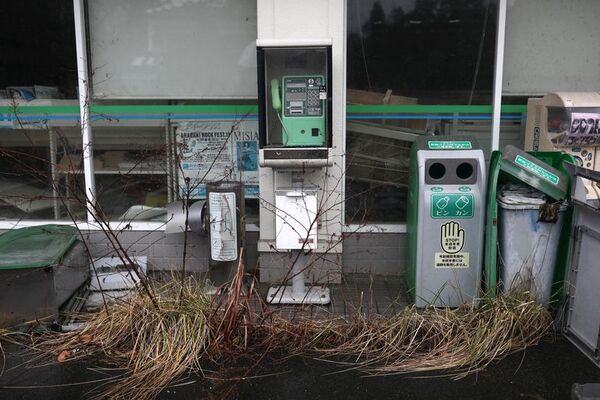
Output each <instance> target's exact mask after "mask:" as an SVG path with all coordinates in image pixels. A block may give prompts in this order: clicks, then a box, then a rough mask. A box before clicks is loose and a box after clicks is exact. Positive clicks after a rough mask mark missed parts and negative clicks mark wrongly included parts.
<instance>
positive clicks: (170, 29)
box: [88, 0, 256, 98]
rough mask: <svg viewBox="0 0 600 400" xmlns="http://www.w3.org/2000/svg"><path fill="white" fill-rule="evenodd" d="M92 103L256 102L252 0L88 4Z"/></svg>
mask: <svg viewBox="0 0 600 400" xmlns="http://www.w3.org/2000/svg"><path fill="white" fill-rule="evenodd" d="M88 12H89V29H90V48H91V65H92V69H91V71H92V73H93V79H92V80H93V89H94V90H93V96H94V97H95V98H255V97H256V47H255V43H256V1H250V0H92V1H89V2H88Z"/></svg>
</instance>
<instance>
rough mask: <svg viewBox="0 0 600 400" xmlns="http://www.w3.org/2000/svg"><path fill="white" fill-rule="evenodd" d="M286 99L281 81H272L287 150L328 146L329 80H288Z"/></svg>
mask: <svg viewBox="0 0 600 400" xmlns="http://www.w3.org/2000/svg"><path fill="white" fill-rule="evenodd" d="M282 81H283V96H281V94H280V88H279V86H280V83H279V80H278V79H273V80H271V99H272V105H273V110H274V111H275V112H276V113H278V117H279V121H280V123H281V130H282V133H283V140H282V144H283V145H284V146H323V145H325V100H327V89H326V86H325V78H324V77H323V76H320V75H316V76H315V75H305V76H284V77H283V79H282Z"/></svg>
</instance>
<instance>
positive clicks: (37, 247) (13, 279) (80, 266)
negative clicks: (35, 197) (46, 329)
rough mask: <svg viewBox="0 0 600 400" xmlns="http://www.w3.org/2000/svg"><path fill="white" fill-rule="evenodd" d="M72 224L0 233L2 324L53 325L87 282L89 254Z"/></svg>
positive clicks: (0, 320)
mask: <svg viewBox="0 0 600 400" xmlns="http://www.w3.org/2000/svg"><path fill="white" fill-rule="evenodd" d="M77 237H78V232H77V230H76V229H75V228H74V227H71V226H60V225H43V226H36V227H30V228H23V229H14V230H10V231H8V232H5V233H3V234H2V235H0V326H4V327H6V326H15V325H17V324H20V323H23V322H29V321H37V322H41V323H53V322H54V321H56V319H57V318H58V316H59V311H60V308H61V306H62V305H63V304H65V303H66V302H67V300H68V299H69V298H70V297H71V296H72V295H73V294H74V293H75V292H76V291H77V290H78V289H79V288H80V287H82V285H84V284H85V283H86V282H87V279H88V278H89V268H88V254H87V251H86V247H85V245H84V244H83V243H82V242H81V241H79V240H78V239H77Z"/></svg>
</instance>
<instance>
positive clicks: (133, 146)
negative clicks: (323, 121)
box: [92, 104, 259, 223]
mask: <svg viewBox="0 0 600 400" xmlns="http://www.w3.org/2000/svg"><path fill="white" fill-rule="evenodd" d="M107 107H108V109H109V110H111V113H110V114H103V113H98V112H95V113H93V118H92V119H93V123H92V127H93V129H92V131H93V135H94V170H95V182H96V196H97V198H98V203H99V208H100V210H101V212H100V214H101V215H102V217H103V218H105V219H106V220H110V221H126V222H134V221H137V222H139V221H146V222H162V223H166V222H167V209H166V205H167V204H168V203H170V202H173V201H178V200H181V199H189V200H190V201H192V202H193V201H196V200H201V199H205V198H206V183H207V182H215V181H241V182H243V183H244V184H245V189H246V190H245V192H246V199H247V217H248V218H247V222H249V223H252V222H256V218H255V216H257V215H258V196H259V193H258V126H257V117H256V106H254V105H241V106H239V108H238V106H235V105H221V106H219V105H214V104H212V105H185V106H173V107H171V106H169V105H156V104H154V105H140V104H137V105H131V104H129V105H124V106H107ZM92 110H100V111H102V110H104V109H103V108H102V105H97V107H92ZM113 110H116V111H117V112H113ZM215 111H216V112H217V113H215ZM219 111H220V112H224V113H225V112H227V113H228V114H227V115H223V114H219V113H218V112H219ZM249 113H252V114H249Z"/></svg>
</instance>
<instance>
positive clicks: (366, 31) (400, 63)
mask: <svg viewBox="0 0 600 400" xmlns="http://www.w3.org/2000/svg"><path fill="white" fill-rule="evenodd" d="M496 11H497V10H496V1H494V0H492V1H487V0H478V1H466V0H465V1H454V0H416V1H415V0H392V1H373V0H369V1H359V0H349V2H348V83H347V84H348V88H347V101H348V103H349V105H351V107H350V108H349V112H348V116H347V142H346V148H347V157H346V162H347V180H346V198H347V202H346V223H358V224H362V223H398V222H404V221H405V218H406V193H407V184H408V157H409V149H410V146H411V144H412V142H413V141H414V139H415V137H417V136H419V135H467V136H470V137H473V138H475V139H477V140H478V141H479V143H480V145H481V146H482V148H483V149H484V152H485V153H486V155H488V154H489V148H490V141H491V107H485V106H489V105H490V104H491V101H492V92H493V90H492V87H493V72H494V55H495V30H496ZM452 106H457V107H452ZM482 106H484V107H482Z"/></svg>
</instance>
